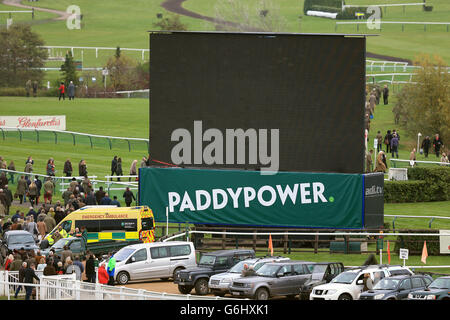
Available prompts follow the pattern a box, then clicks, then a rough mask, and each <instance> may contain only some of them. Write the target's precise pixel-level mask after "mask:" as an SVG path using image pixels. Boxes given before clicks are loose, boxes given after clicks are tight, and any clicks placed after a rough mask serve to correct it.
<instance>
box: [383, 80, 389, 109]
mask: <svg viewBox="0 0 450 320" xmlns="http://www.w3.org/2000/svg"><path fill="white" fill-rule="evenodd" d="M388 98H389V88H388V86H387V84H385V85H384V88H383V101H384V105H387V104H388V103H389V102H388Z"/></svg>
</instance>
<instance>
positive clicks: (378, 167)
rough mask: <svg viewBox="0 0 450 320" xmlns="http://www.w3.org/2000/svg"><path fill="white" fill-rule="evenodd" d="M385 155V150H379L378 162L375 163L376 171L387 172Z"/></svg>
mask: <svg viewBox="0 0 450 320" xmlns="http://www.w3.org/2000/svg"><path fill="white" fill-rule="evenodd" d="M383 155H384V152H383V151H380V152H378V155H377V162H376V165H375V172H386V169H387V167H386V164H385V163H384V161H383Z"/></svg>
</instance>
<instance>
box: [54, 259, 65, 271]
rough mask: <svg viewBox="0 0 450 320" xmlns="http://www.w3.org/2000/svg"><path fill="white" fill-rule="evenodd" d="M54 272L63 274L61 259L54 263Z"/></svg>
mask: <svg viewBox="0 0 450 320" xmlns="http://www.w3.org/2000/svg"><path fill="white" fill-rule="evenodd" d="M55 269H56V274H64V269H63V263H62V261H58V262H57V263H56V268H55Z"/></svg>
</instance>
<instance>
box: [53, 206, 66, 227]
mask: <svg viewBox="0 0 450 320" xmlns="http://www.w3.org/2000/svg"><path fill="white" fill-rule="evenodd" d="M65 217H66V214H65V212H64V211H63V210H62V208H61V207H56V211H55V217H54V218H55V223H56V224H57V225H58V224H59V223H60V222H61V221H62V220H63V219H64V218H65Z"/></svg>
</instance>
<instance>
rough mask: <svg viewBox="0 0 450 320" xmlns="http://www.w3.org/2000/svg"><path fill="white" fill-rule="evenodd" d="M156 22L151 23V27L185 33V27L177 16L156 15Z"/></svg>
mask: <svg viewBox="0 0 450 320" xmlns="http://www.w3.org/2000/svg"><path fill="white" fill-rule="evenodd" d="M157 17H158V22H155V23H153V26H155V27H157V28H159V29H160V30H171V31H186V30H187V25H185V24H184V23H182V22H181V20H180V16H179V15H171V14H170V15H168V16H167V17H163V15H162V14H160V13H159V14H158V15H157Z"/></svg>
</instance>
